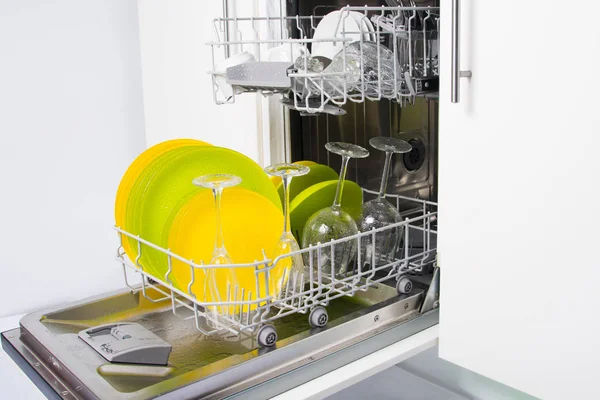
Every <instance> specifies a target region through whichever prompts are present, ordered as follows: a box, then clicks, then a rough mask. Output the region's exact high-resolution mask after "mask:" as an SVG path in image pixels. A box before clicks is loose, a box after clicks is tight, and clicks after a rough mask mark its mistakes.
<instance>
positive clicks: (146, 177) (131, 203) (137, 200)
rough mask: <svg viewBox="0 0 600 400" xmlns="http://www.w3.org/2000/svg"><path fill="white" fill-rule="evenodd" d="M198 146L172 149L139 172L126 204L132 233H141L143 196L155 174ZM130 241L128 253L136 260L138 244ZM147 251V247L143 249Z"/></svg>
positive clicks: (128, 225) (126, 220) (127, 220)
mask: <svg viewBox="0 0 600 400" xmlns="http://www.w3.org/2000/svg"><path fill="white" fill-rule="evenodd" d="M196 148H198V146H196V145H190V146H182V147H178V148H175V149H171V150H169V151H167V152H165V153H163V154H161V155H160V156H158V157H156V158H155V159H154V160H152V161H151V162H150V163H149V164H148V166H147V167H146V168H145V169H144V170H143V172H141V173H140V174H139V176H138V177H137V179H136V180H135V183H134V184H133V185H132V188H131V191H130V194H129V197H128V198H127V205H126V216H125V225H124V229H125V230H126V231H128V232H130V233H135V234H139V229H140V226H139V223H138V221H139V220H140V213H141V204H142V203H141V202H142V201H143V200H142V199H143V197H144V196H145V193H146V191H147V189H148V185H149V184H150V182H151V181H152V179H153V178H154V176H155V175H156V174H157V173H158V171H160V170H161V169H162V168H165V167H166V166H167V165H169V163H170V162H171V161H172V160H173V159H174V158H175V157H178V156H179V155H181V154H183V153H186V152H188V151H190V150H193V149H196ZM128 242H129V252H128V255H129V257H130V258H131V260H132V261H135V259H136V257H137V256H138V244H137V241H136V240H134V239H128ZM142 250H143V251H145V248H143V249H142Z"/></svg>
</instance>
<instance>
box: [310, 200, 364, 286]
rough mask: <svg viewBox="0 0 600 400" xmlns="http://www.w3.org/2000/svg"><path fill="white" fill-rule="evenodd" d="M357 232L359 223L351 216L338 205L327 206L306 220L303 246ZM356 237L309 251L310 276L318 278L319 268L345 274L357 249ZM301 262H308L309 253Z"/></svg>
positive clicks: (327, 273)
mask: <svg viewBox="0 0 600 400" xmlns="http://www.w3.org/2000/svg"><path fill="white" fill-rule="evenodd" d="M357 233H358V227H357V226H356V222H354V220H353V219H352V217H351V216H350V215H349V214H348V213H347V212H345V211H343V210H342V209H340V208H337V207H327V208H324V209H323V210H321V211H319V212H317V213H316V214H314V215H313V216H312V217H311V218H310V219H309V220H308V222H307V223H306V226H305V227H304V231H303V234H302V247H303V248H306V247H309V246H310V245H316V244H317V243H328V242H330V241H331V240H335V239H341V238H344V237H348V236H352V235H355V234H357ZM357 247H358V246H357V243H356V240H350V241H347V242H343V243H338V244H336V245H333V252H332V246H326V247H324V248H322V249H321V250H320V251H313V252H312V268H313V280H315V281H316V280H318V271H319V269H320V270H321V273H322V274H324V275H325V276H328V277H333V278H341V277H344V276H346V272H347V269H348V264H350V262H351V261H352V260H353V259H354V257H355V255H356V251H357ZM304 257H305V259H304V263H305V264H306V265H307V268H309V266H310V262H311V256H310V255H309V254H305V255H304Z"/></svg>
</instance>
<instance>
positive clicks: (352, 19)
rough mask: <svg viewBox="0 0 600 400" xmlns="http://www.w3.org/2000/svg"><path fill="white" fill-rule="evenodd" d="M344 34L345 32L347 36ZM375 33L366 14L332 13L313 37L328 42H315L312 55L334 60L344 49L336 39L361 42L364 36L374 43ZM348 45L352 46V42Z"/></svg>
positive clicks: (318, 26)
mask: <svg viewBox="0 0 600 400" xmlns="http://www.w3.org/2000/svg"><path fill="white" fill-rule="evenodd" d="M340 18H341V21H340ZM338 24H339V25H338ZM343 32H345V35H344V34H343ZM373 32H374V29H373V25H372V24H371V22H370V21H369V20H368V19H367V18H366V17H365V16H364V14H361V13H359V12H356V11H339V10H338V11H333V12H330V13H329V14H327V15H325V16H324V17H323V19H322V20H321V22H319V24H318V25H317V28H316V29H315V33H314V35H313V39H323V40H325V39H326V40H327V41H324V42H313V45H312V51H311V53H312V55H313V56H321V57H327V58H329V59H333V57H334V56H335V55H336V54H337V53H339V52H340V51H341V50H342V48H343V42H336V43H334V42H333V41H334V40H335V39H342V38H344V37H345V38H350V39H352V41H353V42H356V41H360V39H361V35H362V38H363V40H369V41H372V40H374V38H373V36H374V34H373ZM346 44H350V42H347V43H346Z"/></svg>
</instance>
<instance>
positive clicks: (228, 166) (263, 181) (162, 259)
mask: <svg viewBox="0 0 600 400" xmlns="http://www.w3.org/2000/svg"><path fill="white" fill-rule="evenodd" d="M165 159H167V156H166V155H165ZM154 172H155V173H154V174H152V177H151V178H150V179H149V182H148V184H147V185H146V186H145V187H144V188H143V193H142V195H141V196H140V197H139V199H138V201H137V203H138V205H137V208H138V212H137V213H136V218H135V220H134V221H133V227H132V231H131V232H132V233H133V234H136V235H140V236H141V237H142V238H143V239H145V240H147V241H149V242H151V243H154V244H156V245H158V246H161V247H166V246H167V239H168V231H169V228H170V221H172V220H173V218H174V215H175V214H177V212H178V210H179V209H180V208H181V207H182V206H184V205H185V204H186V202H187V201H188V200H189V199H190V198H191V197H192V196H193V195H194V194H195V193H197V192H198V191H202V190H204V191H208V192H209V193H210V191H209V190H208V189H200V188H198V187H196V186H195V185H194V184H192V180H193V179H194V178H197V177H198V176H201V175H206V174H214V173H225V174H233V175H237V176H239V177H240V178H242V182H241V183H240V185H239V186H238V187H240V188H244V189H248V190H251V191H253V192H256V193H259V194H261V195H263V196H264V197H266V198H267V199H268V200H270V201H271V202H272V203H273V205H274V206H275V207H276V208H278V209H279V210H281V202H280V200H279V195H278V194H277V191H276V190H275V188H274V187H273V185H272V184H271V182H270V180H269V178H268V175H267V174H266V172H264V170H263V169H262V168H261V167H260V166H259V165H258V164H256V163H255V162H254V161H253V160H252V159H250V158H248V157H246V156H245V155H243V154H241V153H238V152H237V151H233V150H230V149H225V148H222V147H212V146H211V147H198V146H196V147H193V148H192V149H189V150H188V149H181V152H180V154H178V155H177V156H175V157H173V158H172V159H167V161H165V163H164V164H163V165H162V166H161V167H160V168H156V171H154ZM142 186H144V185H142ZM128 208H129V206H128ZM246 212H255V211H254V210H250V209H246ZM135 250H136V249H134V254H136V252H135ZM140 263H141V265H143V266H144V267H145V268H146V269H147V271H148V272H150V273H151V274H153V275H154V276H156V277H158V278H159V279H162V280H164V279H165V273H166V272H167V258H166V256H164V254H162V253H160V252H159V251H157V250H154V249H152V248H148V247H147V248H145V249H143V251H142V256H141V259H140Z"/></svg>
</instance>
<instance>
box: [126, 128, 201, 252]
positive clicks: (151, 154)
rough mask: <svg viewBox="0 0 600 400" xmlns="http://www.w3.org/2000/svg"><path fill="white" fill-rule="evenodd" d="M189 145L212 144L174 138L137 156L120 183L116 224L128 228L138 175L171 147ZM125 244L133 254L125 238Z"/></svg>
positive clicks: (127, 249)
mask: <svg viewBox="0 0 600 400" xmlns="http://www.w3.org/2000/svg"><path fill="white" fill-rule="evenodd" d="M189 145H198V146H210V144H208V143H205V142H201V141H199V140H195V139H174V140H168V141H166V142H162V143H159V144H157V145H155V146H152V147H150V148H149V149H147V150H145V151H144V152H143V153H141V154H140V155H139V156H137V158H136V159H135V160H134V161H133V162H132V163H131V164H130V165H129V167H128V168H127V171H125V174H124V175H123V178H121V182H120V183H119V188H118V189H117V196H116V198H115V224H116V226H118V227H121V228H124V229H127V228H126V227H125V221H126V218H127V217H126V209H127V201H128V199H129V195H130V193H131V189H132V187H133V185H134V183H135V182H136V180H137V179H138V177H139V176H140V175H141V174H142V173H143V172H144V170H145V169H146V168H147V167H148V166H149V165H150V163H151V162H152V161H153V160H155V159H156V158H157V157H160V156H161V155H162V154H164V153H166V152H168V151H169V150H171V149H174V148H177V147H180V146H189ZM123 246H124V248H125V251H127V253H128V254H131V253H130V248H129V243H128V241H126V240H124V243H123Z"/></svg>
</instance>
